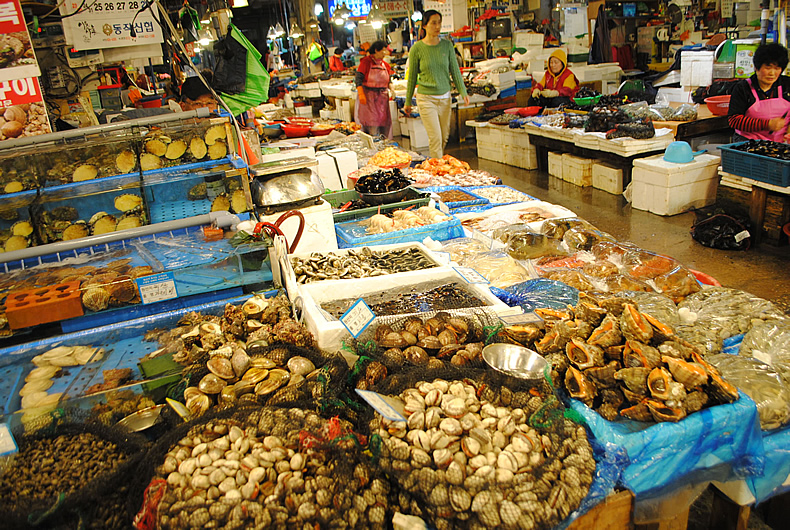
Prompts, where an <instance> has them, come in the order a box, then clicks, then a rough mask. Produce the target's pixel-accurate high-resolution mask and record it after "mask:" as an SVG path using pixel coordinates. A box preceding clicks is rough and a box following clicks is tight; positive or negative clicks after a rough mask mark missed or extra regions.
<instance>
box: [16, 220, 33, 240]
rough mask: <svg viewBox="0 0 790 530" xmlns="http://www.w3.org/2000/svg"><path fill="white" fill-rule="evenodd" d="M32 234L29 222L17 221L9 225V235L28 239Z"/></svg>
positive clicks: (31, 226)
mask: <svg viewBox="0 0 790 530" xmlns="http://www.w3.org/2000/svg"><path fill="white" fill-rule="evenodd" d="M32 233H33V223H31V222H30V221H17V222H16V223H14V224H12V225H11V235H14V236H22V237H30V234H32Z"/></svg>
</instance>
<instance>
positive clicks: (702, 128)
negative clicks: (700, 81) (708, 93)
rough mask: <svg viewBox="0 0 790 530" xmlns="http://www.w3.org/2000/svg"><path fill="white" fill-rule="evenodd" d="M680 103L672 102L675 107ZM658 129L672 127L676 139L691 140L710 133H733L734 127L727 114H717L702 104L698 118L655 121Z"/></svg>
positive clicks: (698, 110)
mask: <svg viewBox="0 0 790 530" xmlns="http://www.w3.org/2000/svg"><path fill="white" fill-rule="evenodd" d="M678 105H679V104H678V103H674V104H672V106H673V107H675V106H678ZM653 125H654V126H655V128H656V129H658V128H666V129H672V134H673V135H674V136H675V140H681V141H685V142H690V140H691V139H692V138H698V137H700V136H706V135H709V134H714V133H716V134H732V129H731V128H730V124H729V122H728V121H727V116H716V115H715V114H713V113H712V112H711V111H710V110H709V109H708V106H707V105H700V106H699V108H698V109H697V119H696V120H693V121H653Z"/></svg>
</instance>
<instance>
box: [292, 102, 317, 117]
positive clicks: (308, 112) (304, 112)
mask: <svg viewBox="0 0 790 530" xmlns="http://www.w3.org/2000/svg"><path fill="white" fill-rule="evenodd" d="M294 112H295V113H296V115H297V116H306V117H308V118H312V117H313V107H312V106H311V105H305V106H304V107H294Z"/></svg>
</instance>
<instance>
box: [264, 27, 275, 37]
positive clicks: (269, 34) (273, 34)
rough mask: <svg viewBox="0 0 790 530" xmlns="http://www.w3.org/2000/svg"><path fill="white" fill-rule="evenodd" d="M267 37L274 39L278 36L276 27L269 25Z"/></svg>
mask: <svg viewBox="0 0 790 530" xmlns="http://www.w3.org/2000/svg"><path fill="white" fill-rule="evenodd" d="M266 38H267V39H269V40H274V39H276V38H277V34H276V33H275V31H274V28H273V27H271V26H269V31H268V32H267V33H266Z"/></svg>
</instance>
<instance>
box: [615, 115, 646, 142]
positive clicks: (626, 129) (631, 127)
mask: <svg viewBox="0 0 790 530" xmlns="http://www.w3.org/2000/svg"><path fill="white" fill-rule="evenodd" d="M655 135H656V130H655V128H654V127H653V122H652V121H650V120H649V119H645V120H643V121H639V122H636V123H618V124H616V125H615V126H614V129H612V130H611V131H609V132H607V133H606V139H607V140H612V139H614V138H626V137H630V138H634V139H636V140H646V139H648V138H653V137H654V136H655Z"/></svg>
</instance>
